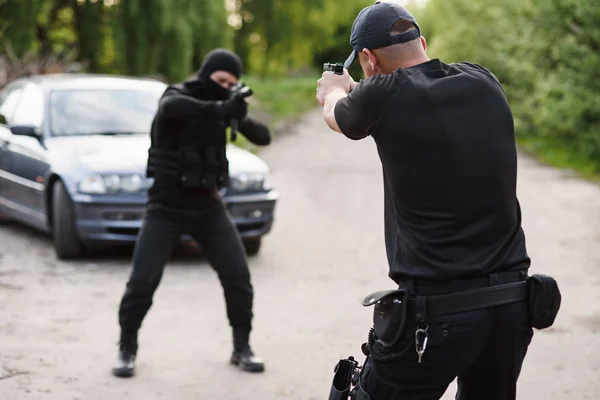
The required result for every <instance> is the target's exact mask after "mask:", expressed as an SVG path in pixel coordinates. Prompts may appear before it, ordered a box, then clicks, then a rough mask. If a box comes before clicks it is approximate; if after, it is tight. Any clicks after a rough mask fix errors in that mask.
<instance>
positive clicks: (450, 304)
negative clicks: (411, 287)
mask: <svg viewBox="0 0 600 400" xmlns="http://www.w3.org/2000/svg"><path fill="white" fill-rule="evenodd" d="M527 298H528V292H527V282H525V281H521V282H515V283H508V284H501V285H494V286H488V287H483V288H479V289H473V290H466V291H462V292H456V293H448V294H438V295H430V296H422V295H417V296H416V297H411V298H409V299H408V312H409V315H416V314H418V313H419V312H421V309H422V310H423V311H424V312H425V314H426V315H427V316H430V317H433V316H440V315H447V314H454V313H460V312H466V311H472V310H477V309H480V308H487V307H495V306H501V305H505V304H510V303H517V302H521V301H526V300H527ZM416 318H417V320H418V319H420V318H419V315H416Z"/></svg>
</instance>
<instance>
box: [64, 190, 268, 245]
mask: <svg viewBox="0 0 600 400" xmlns="http://www.w3.org/2000/svg"><path fill="white" fill-rule="evenodd" d="M277 199H278V194H277V192H275V191H270V192H267V193H253V194H240V195H229V196H224V197H223V201H224V203H225V204H226V205H227V208H228V210H229V213H230V215H231V217H232V219H233V222H234V224H235V226H236V228H237V230H238V232H239V233H240V236H241V237H242V239H251V238H258V237H261V236H263V235H265V234H267V233H269V232H270V230H271V227H272V225H273V220H274V212H275V204H276V202H277ZM73 201H74V204H75V211H76V215H77V220H76V225H77V230H78V233H79V238H80V239H81V240H82V241H83V242H109V243H124V244H127V243H133V242H135V240H136V239H137V236H138V233H139V230H140V228H141V226H142V220H143V218H144V213H145V210H146V198H145V197H122V196H115V197H109V196H88V195H75V196H74V197H73ZM181 240H182V241H188V240H191V238H190V237H189V236H188V235H182V237H181Z"/></svg>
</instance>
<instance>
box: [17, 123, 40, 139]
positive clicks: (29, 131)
mask: <svg viewBox="0 0 600 400" xmlns="http://www.w3.org/2000/svg"><path fill="white" fill-rule="evenodd" d="M10 131H11V132H12V133H13V135H19V136H31V137H34V138H37V137H39V135H38V134H37V132H36V129H35V126H33V125H13V126H11V127H10Z"/></svg>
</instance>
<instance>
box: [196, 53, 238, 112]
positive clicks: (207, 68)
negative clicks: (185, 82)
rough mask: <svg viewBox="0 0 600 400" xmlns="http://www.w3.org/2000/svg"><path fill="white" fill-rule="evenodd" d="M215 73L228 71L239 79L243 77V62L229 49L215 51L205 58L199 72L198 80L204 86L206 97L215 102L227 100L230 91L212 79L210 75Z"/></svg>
mask: <svg viewBox="0 0 600 400" xmlns="http://www.w3.org/2000/svg"><path fill="white" fill-rule="evenodd" d="M215 71H227V72H229V73H231V74H232V75H234V76H235V77H236V78H238V79H239V78H240V76H241V75H242V60H240V58H239V57H238V56H237V55H236V54H235V53H233V52H231V51H229V50H227V49H214V50H212V51H210V52H209V53H208V54H207V55H206V57H204V61H203V62H202V66H201V67H200V70H199V71H198V80H200V81H201V82H202V83H203V86H204V87H203V90H202V92H203V94H204V96H206V97H207V98H211V99H214V100H225V99H226V98H227V97H228V96H229V90H228V89H225V88H224V87H223V86H221V85H219V84H218V83H216V82H215V81H213V80H212V79H210V75H211V74H212V73H213V72H215Z"/></svg>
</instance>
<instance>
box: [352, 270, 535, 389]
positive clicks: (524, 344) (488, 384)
mask: <svg viewBox="0 0 600 400" xmlns="http://www.w3.org/2000/svg"><path fill="white" fill-rule="evenodd" d="M522 275H523V276H524V275H525V274H522ZM513 276H514V275H513ZM511 281H514V280H512V279H511ZM497 283H503V282H500V281H498V282H497ZM506 283H508V282H506ZM464 289H468V288H464ZM437 293H438V294H439V293H441V291H437ZM423 294H424V293H423ZM429 294H434V293H429ZM427 325H428V326H429V328H428V330H427V333H428V342H427V347H426V349H425V353H423V356H422V359H421V363H419V361H418V356H417V353H416V350H415V347H414V345H413V346H411V348H410V349H409V350H408V352H406V353H405V354H404V355H402V356H401V357H400V358H398V359H396V360H393V361H377V360H374V359H373V357H368V358H367V361H366V362H365V366H364V368H363V372H362V376H361V386H362V388H363V389H364V391H365V392H366V394H368V397H363V398H365V399H369V398H370V400H438V399H439V398H440V397H441V396H442V395H443V394H444V392H445V391H446V389H447V388H448V386H449V385H450V383H451V382H452V381H453V380H454V379H455V378H456V377H458V380H457V383H458V391H457V394H456V399H457V400H483V399H485V400H514V399H516V387H517V379H518V377H519V374H520V372H521V366H522V364H523V360H524V358H525V355H526V353H527V349H528V347H529V344H530V342H531V340H532V337H533V330H532V329H531V327H530V326H529V323H528V319H527V304H526V303H525V302H520V303H513V304H508V305H503V306H499V307H492V308H483V309H478V310H474V311H469V312H463V313H457V314H452V315H446V316H439V317H435V318H428V320H427ZM416 329H417V323H416V322H414V321H410V322H407V329H406V332H405V334H404V337H403V338H402V339H400V342H399V343H398V344H397V345H395V346H394V348H383V346H382V345H380V344H378V343H377V342H375V344H374V346H373V350H374V351H373V353H374V355H375V356H376V357H382V356H388V355H390V354H394V353H398V352H400V350H402V349H403V348H406V347H407V345H409V344H410V342H411V340H414V338H415V331H416Z"/></svg>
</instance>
